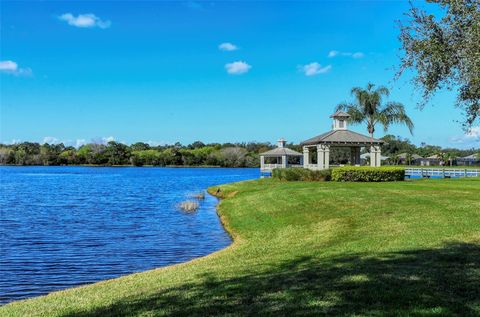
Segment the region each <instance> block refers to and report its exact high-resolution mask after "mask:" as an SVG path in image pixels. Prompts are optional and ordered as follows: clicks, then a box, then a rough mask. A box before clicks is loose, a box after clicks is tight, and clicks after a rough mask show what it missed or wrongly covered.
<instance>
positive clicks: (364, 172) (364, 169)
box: [332, 166, 405, 182]
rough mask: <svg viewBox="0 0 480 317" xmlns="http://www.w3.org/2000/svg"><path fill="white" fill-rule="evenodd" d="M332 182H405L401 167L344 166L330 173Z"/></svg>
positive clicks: (403, 171)
mask: <svg viewBox="0 0 480 317" xmlns="http://www.w3.org/2000/svg"><path fill="white" fill-rule="evenodd" d="M332 180H333V181H337V182H393V181H403V180H405V169H404V168H401V167H369V166H360V167H355V166H344V167H339V168H335V169H333V171H332Z"/></svg>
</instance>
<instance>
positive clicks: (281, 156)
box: [260, 139, 303, 172]
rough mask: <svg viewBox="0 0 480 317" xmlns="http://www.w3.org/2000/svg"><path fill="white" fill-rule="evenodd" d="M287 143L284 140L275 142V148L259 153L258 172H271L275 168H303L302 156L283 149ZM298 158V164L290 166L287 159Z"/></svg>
mask: <svg viewBox="0 0 480 317" xmlns="http://www.w3.org/2000/svg"><path fill="white" fill-rule="evenodd" d="M286 143H287V142H286V141H285V140H284V139H280V140H278V141H277V148H275V149H273V150H270V151H267V152H264V153H260V171H262V172H271V171H272V170H273V169H275V168H287V167H303V162H302V159H303V155H302V153H298V152H296V151H294V150H292V149H289V148H287V147H285V144H286ZM291 157H296V158H298V159H297V161H299V163H300V164H291V163H290V162H289V158H291Z"/></svg>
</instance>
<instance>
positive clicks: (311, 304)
mask: <svg viewBox="0 0 480 317" xmlns="http://www.w3.org/2000/svg"><path fill="white" fill-rule="evenodd" d="M218 188H220V192H219V193H218V194H217V196H219V197H220V198H221V199H222V200H221V202H220V204H219V206H218V213H219V215H220V218H221V221H222V223H223V224H224V226H225V228H226V229H227V231H228V232H229V233H230V234H231V235H232V237H233V238H234V242H233V243H232V244H231V245H230V246H229V247H227V248H225V249H223V250H221V251H218V252H215V253H213V254H211V255H208V256H206V257H203V258H198V259H195V260H193V261H190V262H187V263H183V264H179V265H175V266H170V267H165V268H160V269H156V270H151V271H147V272H143V273H137V274H132V275H127V276H124V277H121V278H118V279H113V280H108V281H104V282H100V283H96V284H93V285H88V286H84V287H78V288H73V289H68V290H65V291H60V292H55V293H52V294H50V295H47V296H43V297H38V298H34V299H30V300H25V301H19V302H14V303H11V304H8V305H6V306H3V307H1V308H0V315H2V316H3V315H5V316H27V315H28V316H119V315H124V316H137V315H144V316H165V315H175V316H205V315H229V316H244V315H272V316H273V315H275V316H278V315H312V316H314V315H315V316H318V315H354V314H357V315H377V316H392V315H397V316H406V315H415V316H426V315H428V316H455V315H458V316H477V315H479V314H480V297H479V296H478V295H479V294H480V271H479V270H478V267H479V266H480V229H479V228H480V200H479V199H478V197H477V193H478V192H479V191H480V179H478V178H475V179H455V180H453V179H452V180H448V179H447V180H417V181H407V182H397V183H381V184H380V183H361V184H358V183H335V182H326V183H315V182H290V183H289V182H279V181H275V180H273V179H262V180H257V181H246V182H240V183H236V184H228V185H222V186H219V187H218ZM218 188H217V187H215V188H211V189H209V192H210V193H213V194H215V193H216V191H217V189H218Z"/></svg>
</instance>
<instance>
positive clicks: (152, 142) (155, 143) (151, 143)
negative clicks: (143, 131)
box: [145, 140, 167, 146]
mask: <svg viewBox="0 0 480 317" xmlns="http://www.w3.org/2000/svg"><path fill="white" fill-rule="evenodd" d="M145 143H147V144H148V145H150V146H160V145H165V144H167V142H165V141H152V140H148V141H147V142H145Z"/></svg>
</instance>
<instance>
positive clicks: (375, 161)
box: [370, 145, 381, 167]
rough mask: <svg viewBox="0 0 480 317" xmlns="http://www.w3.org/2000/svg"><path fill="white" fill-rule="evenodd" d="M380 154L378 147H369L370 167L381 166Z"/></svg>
mask: <svg viewBox="0 0 480 317" xmlns="http://www.w3.org/2000/svg"><path fill="white" fill-rule="evenodd" d="M380 154H381V150H380V147H379V146H377V145H372V146H371V147H370V166H372V167H378V166H380V165H381V162H380Z"/></svg>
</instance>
